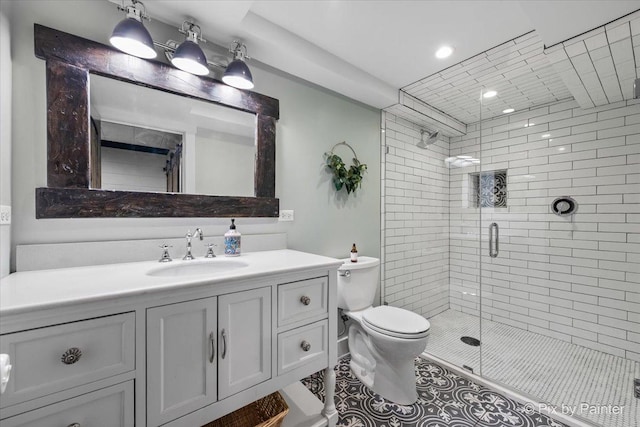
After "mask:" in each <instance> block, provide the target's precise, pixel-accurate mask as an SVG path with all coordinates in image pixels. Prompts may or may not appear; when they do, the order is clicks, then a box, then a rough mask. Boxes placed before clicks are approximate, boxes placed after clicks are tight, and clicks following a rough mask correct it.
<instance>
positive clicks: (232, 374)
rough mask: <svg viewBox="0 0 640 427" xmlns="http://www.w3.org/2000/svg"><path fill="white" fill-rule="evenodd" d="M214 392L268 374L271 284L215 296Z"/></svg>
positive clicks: (227, 390)
mask: <svg viewBox="0 0 640 427" xmlns="http://www.w3.org/2000/svg"><path fill="white" fill-rule="evenodd" d="M218 363H219V366H218V378H219V380H218V393H219V397H220V399H223V398H225V397H227V396H231V395H232V394H235V393H238V392H239V391H242V390H245V389H247V388H249V387H251V386H254V385H256V384H259V383H261V382H263V381H266V380H268V379H269V378H271V288H260V289H253V290H251V291H245V292H238V293H234V294H227V295H222V296H220V297H218Z"/></svg>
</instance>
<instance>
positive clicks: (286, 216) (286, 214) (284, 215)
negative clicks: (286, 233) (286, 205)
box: [278, 210, 293, 221]
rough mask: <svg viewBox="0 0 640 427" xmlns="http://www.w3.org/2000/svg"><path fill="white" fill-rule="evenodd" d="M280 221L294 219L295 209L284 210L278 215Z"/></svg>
mask: <svg viewBox="0 0 640 427" xmlns="http://www.w3.org/2000/svg"><path fill="white" fill-rule="evenodd" d="M278 219H279V220H280V221H293V210H286V211H285V210H282V211H280V216H279V217H278Z"/></svg>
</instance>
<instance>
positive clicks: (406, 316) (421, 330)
mask: <svg viewBox="0 0 640 427" xmlns="http://www.w3.org/2000/svg"><path fill="white" fill-rule="evenodd" d="M379 274H380V261H379V260H378V259H377V258H371V257H359V258H358V262H357V263H352V262H351V261H350V260H349V259H347V260H345V262H344V264H343V265H342V266H340V268H339V269H338V307H339V308H342V309H343V310H344V312H345V314H346V315H347V316H348V317H349V318H350V319H351V320H352V322H351V325H350V326H349V338H348V340H349V351H350V353H351V363H350V366H351V370H352V371H353V374H354V375H355V376H356V377H357V378H358V379H359V380H360V381H362V383H363V384H364V385H366V386H367V387H369V388H371V389H372V390H373V391H374V392H376V393H378V394H379V395H380V396H382V397H384V398H385V399H387V400H389V401H391V402H394V403H397V404H400V405H410V404H413V403H415V401H416V400H417V399H418V393H417V391H416V374H415V368H414V359H415V358H416V357H417V356H418V355H419V354H421V353H422V352H423V351H424V349H425V347H426V345H427V338H428V335H429V327H430V325H429V321H428V320H427V319H425V318H424V317H422V316H420V315H418V314H416V313H413V312H411V311H409V310H404V309H402V308H397V307H391V306H380V307H373V306H372V303H373V299H374V298H375V291H376V288H377V286H378V278H379Z"/></svg>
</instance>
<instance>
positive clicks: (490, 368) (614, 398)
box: [426, 310, 640, 427]
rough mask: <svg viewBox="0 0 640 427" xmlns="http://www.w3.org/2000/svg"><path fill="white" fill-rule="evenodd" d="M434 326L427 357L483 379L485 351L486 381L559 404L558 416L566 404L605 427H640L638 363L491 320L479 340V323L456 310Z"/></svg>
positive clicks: (434, 319) (442, 315) (433, 322)
mask: <svg viewBox="0 0 640 427" xmlns="http://www.w3.org/2000/svg"><path fill="white" fill-rule="evenodd" d="M429 322H430V323H431V333H430V335H429V341H428V343H427V349H426V352H427V353H430V354H432V355H434V356H436V357H439V358H441V359H444V360H446V361H448V362H449V363H453V364H455V365H457V366H463V365H466V366H469V367H471V368H473V371H474V373H476V374H480V372H479V371H480V369H479V368H480V350H479V349H480V348H482V352H483V353H482V376H483V377H485V378H487V379H490V380H492V381H496V382H498V383H501V384H504V385H505V386H507V387H509V388H511V389H514V390H517V391H519V392H522V393H524V394H528V395H530V396H534V397H535V398H537V399H540V400H541V401H542V402H548V403H549V404H553V405H556V406H557V411H558V412H560V411H561V410H562V406H561V405H566V407H565V408H572V409H573V408H576V412H575V413H576V414H577V415H580V416H581V417H582V418H584V419H586V420H588V421H590V422H593V423H597V424H599V425H602V426H605V427H637V426H638V425H640V399H637V398H635V397H634V393H633V380H634V378H640V363H638V362H633V361H631V360H628V359H623V358H621V357H617V356H612V355H610V354H606V353H603V352H600V351H596V350H591V349H588V348H585V347H581V346H578V345H575V344H570V343H567V342H564V341H561V340H558V339H556V338H550V337H546V336H544V335H539V334H536V333H533V332H529V331H525V330H523V329H519V328H515V327H513V326H509V325H505V324H503V323H497V322H492V321H489V320H483V321H482V328H483V333H482V337H480V335H479V334H480V325H479V318H478V317H476V316H472V315H469V314H465V313H461V312H459V311H455V310H447V311H445V312H443V313H440V314H438V315H436V316H433V317H431V318H430V319H429ZM462 336H472V337H475V338H478V339H482V344H481V347H472V346H470V345H467V344H464V343H463V342H462V341H460V337H462ZM581 404H587V405H596V406H597V408H596V407H594V406H589V407H582V408H581V406H580V405H581ZM607 405H615V407H613V408H611V409H609V408H608V407H605V406H607ZM618 409H619V411H620V413H612V412H617V411H618Z"/></svg>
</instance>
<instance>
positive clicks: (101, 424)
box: [2, 381, 134, 427]
mask: <svg viewBox="0 0 640 427" xmlns="http://www.w3.org/2000/svg"><path fill="white" fill-rule="evenodd" d="M133 416H134V412H133V381H127V382H126V383H122V384H117V385H114V386H111V387H107V388H104V389H101V390H98V391H94V392H92V393H87V394H84V395H82V396H79V397H75V398H73V399H69V400H64V401H62V402H60V403H56V404H54V405H49V406H45V407H44V408H40V409H36V410H34V411H30V412H26V413H24V414H20V415H18V416H15V417H11V418H7V419H5V420H2V427H18V426H20V427H22V426H29V427H68V426H74V425H76V424H77V425H78V426H81V427H133V425H134V419H133Z"/></svg>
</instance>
